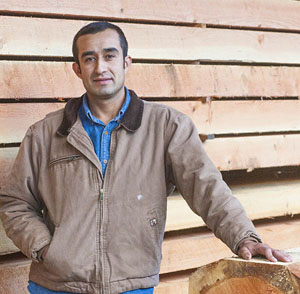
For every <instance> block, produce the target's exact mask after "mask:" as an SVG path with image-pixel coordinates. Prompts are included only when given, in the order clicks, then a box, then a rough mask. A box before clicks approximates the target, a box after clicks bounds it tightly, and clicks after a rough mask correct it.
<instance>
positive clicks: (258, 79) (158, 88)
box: [0, 60, 300, 114]
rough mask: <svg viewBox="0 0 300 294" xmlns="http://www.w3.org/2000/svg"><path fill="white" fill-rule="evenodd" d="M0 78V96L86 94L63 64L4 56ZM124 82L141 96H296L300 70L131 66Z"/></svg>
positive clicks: (249, 67) (203, 66) (213, 66)
mask: <svg viewBox="0 0 300 294" xmlns="http://www.w3.org/2000/svg"><path fill="white" fill-rule="evenodd" d="M0 79H1V80H2V82H3V87H1V93H0V98H57V97H61V98H70V97H78V96H80V95H82V93H84V92H85V90H84V88H83V86H82V82H81V80H80V79H78V78H77V77H76V76H75V74H74V73H73V70H72V65H71V63H66V62H46V61H43V62H37V61H5V60H3V61H0ZM187 83H188V87H187ZM28 85H34V87H28ZM126 85H127V87H128V88H131V89H133V90H135V91H136V92H137V93H138V94H139V95H140V96H141V97H182V98H194V97H207V96H213V97H214V98H222V97H232V98H235V97H274V98H277V97H298V96H300V68H299V67H286V66H282V67H276V66H274V67H265V66H237V65H235V66H231V65H227V66H225V65H180V64H177V65H176V64H133V65H132V66H131V68H130V70H129V72H128V74H127V76H126ZM231 85H234V87H233V86H231ZM243 114H245V113H243Z"/></svg>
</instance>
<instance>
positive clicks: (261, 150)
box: [204, 135, 300, 172]
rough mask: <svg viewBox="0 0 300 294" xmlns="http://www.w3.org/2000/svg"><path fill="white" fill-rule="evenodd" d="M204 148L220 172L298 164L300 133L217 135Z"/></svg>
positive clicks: (299, 157)
mask: <svg viewBox="0 0 300 294" xmlns="http://www.w3.org/2000/svg"><path fill="white" fill-rule="evenodd" d="M204 147H205V149H206V151H207V154H208V156H209V157H210V158H211V159H212V161H213V162H214V164H215V165H216V166H217V168H218V169H219V170H222V171H226V170H237V169H246V170H247V171H249V172H251V171H252V170H253V169H255V168H264V167H275V166H289V165H291V166H295V165H299V164H300V149H299V148H300V135H273V136H249V137H232V138H218V139H213V140H207V141H205V143H204Z"/></svg>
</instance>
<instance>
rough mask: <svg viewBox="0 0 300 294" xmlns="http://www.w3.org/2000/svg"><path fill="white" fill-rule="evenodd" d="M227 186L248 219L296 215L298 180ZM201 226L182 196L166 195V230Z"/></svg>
mask: <svg viewBox="0 0 300 294" xmlns="http://www.w3.org/2000/svg"><path fill="white" fill-rule="evenodd" d="M230 188H231V189H232V192H233V195H234V196H236V197H237V198H238V199H239V201H240V202H241V203H242V205H243V207H244V208H245V210H246V212H247V214H248V216H249V218H251V219H252V220H258V219H263V218H272V217H278V216H284V215H294V214H300V180H290V181H278V182H266V183H258V184H248V185H237V186H231V187H230ZM178 216H180V217H178ZM204 225H205V224H204V222H203V220H202V219H201V218H200V217H199V216H197V215H196V214H194V213H193V212H192V211H191V209H190V208H189V206H188V205H187V203H186V202H185V200H184V199H183V198H182V196H179V195H178V196H171V197H169V198H168V210H167V223H166V231H175V230H182V229H188V228H196V227H202V226H204Z"/></svg>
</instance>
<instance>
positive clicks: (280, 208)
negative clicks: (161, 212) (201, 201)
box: [0, 148, 300, 255]
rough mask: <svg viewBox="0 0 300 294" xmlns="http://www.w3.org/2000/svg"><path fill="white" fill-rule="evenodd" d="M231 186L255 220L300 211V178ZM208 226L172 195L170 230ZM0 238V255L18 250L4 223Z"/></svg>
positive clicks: (169, 214) (169, 209)
mask: <svg viewBox="0 0 300 294" xmlns="http://www.w3.org/2000/svg"><path fill="white" fill-rule="evenodd" d="M7 149H11V148H7ZM0 150H1V149H0ZM0 155H1V152H0ZM2 155H3V152H2ZM7 169H8V168H4V171H5V170H7ZM7 176H8V173H5V177H4V176H2V182H4V181H5V178H7ZM0 187H1V185H0ZM231 189H232V191H233V194H234V195H235V196H236V197H237V198H238V199H239V200H240V202H241V203H242V205H243V207H244V208H245V210H246V212H247V214H248V216H249V217H250V218H251V219H252V220H258V219H266V218H273V217H279V216H285V215H295V214H300V201H299V200H300V196H299V195H300V181H299V180H290V181H280V182H267V183H259V184H249V185H238V186H232V187H231ZM179 216H180V217H179ZM204 226H205V224H204V222H203V220H202V219H201V218H200V217H199V216H197V215H196V214H194V213H193V212H192V211H191V209H190V208H189V207H188V205H187V203H186V202H185V200H184V199H183V198H182V197H181V196H171V197H169V198H168V209H167V222H166V232H170V231H176V230H184V229H190V228H197V227H198V228H199V227H204ZM0 240H1V242H0V255H1V254H7V253H11V252H16V251H18V249H16V247H15V246H14V245H13V244H12V243H11V241H9V240H8V239H7V238H6V236H5V233H4V231H3V228H2V226H1V223H0Z"/></svg>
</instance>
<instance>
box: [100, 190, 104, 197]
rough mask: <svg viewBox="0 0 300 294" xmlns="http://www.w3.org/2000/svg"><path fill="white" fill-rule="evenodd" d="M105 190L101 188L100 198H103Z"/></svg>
mask: <svg viewBox="0 0 300 294" xmlns="http://www.w3.org/2000/svg"><path fill="white" fill-rule="evenodd" d="M103 195H104V190H103V188H101V189H100V200H103Z"/></svg>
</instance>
